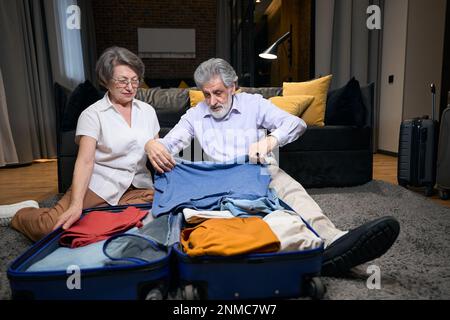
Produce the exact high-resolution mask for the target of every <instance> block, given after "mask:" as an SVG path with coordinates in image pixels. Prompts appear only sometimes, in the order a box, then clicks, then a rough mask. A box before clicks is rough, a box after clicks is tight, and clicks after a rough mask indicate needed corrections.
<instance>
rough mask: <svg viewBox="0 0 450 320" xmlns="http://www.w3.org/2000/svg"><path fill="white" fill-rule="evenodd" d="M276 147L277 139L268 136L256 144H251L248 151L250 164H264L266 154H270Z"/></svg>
mask: <svg viewBox="0 0 450 320" xmlns="http://www.w3.org/2000/svg"><path fill="white" fill-rule="evenodd" d="M277 145H278V141H277V138H275V137H274V136H268V137H265V138H264V139H261V140H260V141H258V142H255V143H253V144H252V145H251V146H250V148H249V151H248V156H249V160H250V162H251V163H258V162H259V163H264V161H265V158H266V156H267V154H268V153H270V152H271V151H272V150H273V149H275V147H276V146H277Z"/></svg>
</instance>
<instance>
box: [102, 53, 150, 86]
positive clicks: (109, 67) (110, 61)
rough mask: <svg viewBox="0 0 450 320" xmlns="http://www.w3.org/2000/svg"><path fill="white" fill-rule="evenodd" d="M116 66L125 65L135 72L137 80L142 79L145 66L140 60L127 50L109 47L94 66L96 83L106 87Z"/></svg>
mask: <svg viewBox="0 0 450 320" xmlns="http://www.w3.org/2000/svg"><path fill="white" fill-rule="evenodd" d="M118 65H126V66H128V67H130V68H131V69H132V70H133V71H134V72H136V74H137V76H138V77H139V79H143V78H144V74H145V65H144V63H143V62H142V60H141V58H139V57H138V56H137V55H135V54H134V53H133V52H131V51H130V50H128V49H125V48H121V47H110V48H108V49H106V50H105V51H104V52H103V53H102V55H101V56H100V58H99V59H98V61H97V65H96V66H95V72H96V74H97V79H98V82H99V83H100V84H101V85H102V86H103V87H105V88H106V87H107V86H108V83H109V82H110V81H111V79H112V78H113V76H114V67H115V66H118Z"/></svg>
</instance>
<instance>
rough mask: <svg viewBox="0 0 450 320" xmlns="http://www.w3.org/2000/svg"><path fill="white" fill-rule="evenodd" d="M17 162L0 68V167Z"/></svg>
mask: <svg viewBox="0 0 450 320" xmlns="http://www.w3.org/2000/svg"><path fill="white" fill-rule="evenodd" d="M18 162H19V160H18V158H17V152H16V147H15V146H14V139H13V136H12V133H11V127H10V125H9V116H8V108H7V107H6V95H5V87H4V86H3V76H2V70H0V167H3V166H5V165H8V164H14V163H18Z"/></svg>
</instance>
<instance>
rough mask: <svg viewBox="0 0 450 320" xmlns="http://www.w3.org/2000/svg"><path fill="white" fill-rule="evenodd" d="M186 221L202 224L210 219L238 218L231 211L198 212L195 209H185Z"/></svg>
mask: <svg viewBox="0 0 450 320" xmlns="http://www.w3.org/2000/svg"><path fill="white" fill-rule="evenodd" d="M183 215H184V219H185V220H186V222H187V223H192V224H195V223H201V222H203V221H205V220H208V219H230V218H236V217H235V216H233V215H232V214H231V212H230V211H228V210H226V211H197V210H193V209H188V208H186V209H183Z"/></svg>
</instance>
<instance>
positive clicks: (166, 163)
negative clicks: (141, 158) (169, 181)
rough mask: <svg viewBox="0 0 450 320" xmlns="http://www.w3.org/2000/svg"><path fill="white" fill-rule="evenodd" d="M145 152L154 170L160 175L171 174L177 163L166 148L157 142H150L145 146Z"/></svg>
mask: <svg viewBox="0 0 450 320" xmlns="http://www.w3.org/2000/svg"><path fill="white" fill-rule="evenodd" d="M145 152H147V156H148V159H149V160H150V163H151V164H152V166H153V168H155V170H156V171H157V172H159V173H164V172H169V171H170V170H172V169H173V167H175V165H176V162H175V160H174V159H173V157H172V155H171V154H170V153H169V151H167V149H166V147H165V146H164V145H163V144H162V143H160V142H159V141H157V140H150V141H148V142H147V143H146V144H145Z"/></svg>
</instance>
